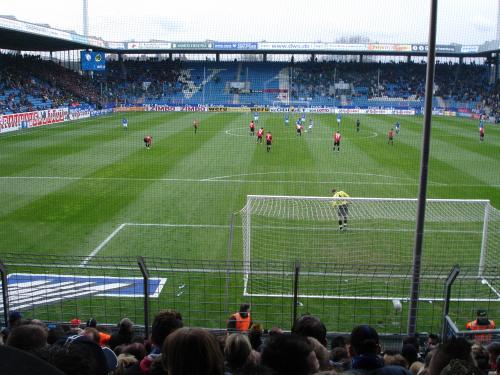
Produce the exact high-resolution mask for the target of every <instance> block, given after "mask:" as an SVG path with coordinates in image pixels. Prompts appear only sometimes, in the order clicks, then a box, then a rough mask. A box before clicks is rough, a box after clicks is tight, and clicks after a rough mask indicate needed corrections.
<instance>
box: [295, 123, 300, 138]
mask: <svg viewBox="0 0 500 375" xmlns="http://www.w3.org/2000/svg"><path fill="white" fill-rule="evenodd" d="M295 128H296V129H297V135H298V136H300V137H302V124H301V123H300V119H298V120H297V123H296V124H295Z"/></svg>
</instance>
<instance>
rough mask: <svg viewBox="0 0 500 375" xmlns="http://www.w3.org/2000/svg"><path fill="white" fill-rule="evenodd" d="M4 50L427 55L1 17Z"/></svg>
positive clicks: (475, 49)
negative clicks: (113, 37) (86, 32)
mask: <svg viewBox="0 0 500 375" xmlns="http://www.w3.org/2000/svg"><path fill="white" fill-rule="evenodd" d="M0 48H2V49H10V50H17V51H65V50H76V49H92V50H100V51H105V52H112V53H130V54H137V53H166V52H173V53H205V54H209V53H226V54H230V53H238V54H255V53H273V54H290V53H295V54H336V55H340V54H352V55H359V54H363V55H389V56H398V55H399V56H404V55H416V56H424V55H426V54H427V45H426V44H421V43H415V44H411V43H399V44H396V43H370V42H368V43H323V42H311V43H307V42H306V43H304V42H299V43H291V42H283V43H281V42H217V41H188V42H168V41H149V42H135V41H132V42H130V41H129V42H108V41H104V40H102V39H100V38H96V37H92V36H87V37H86V36H83V35H79V34H77V33H75V32H74V31H66V30H59V29H54V28H50V27H49V26H48V25H42V24H34V23H29V22H23V21H19V20H17V19H15V17H10V16H0ZM436 52H437V54H438V55H440V56H450V57H481V56H482V57H489V56H491V54H493V53H500V41H493V42H487V43H484V44H483V45H461V44H449V45H437V47H436Z"/></svg>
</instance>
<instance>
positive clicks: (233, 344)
mask: <svg viewBox="0 0 500 375" xmlns="http://www.w3.org/2000/svg"><path fill="white" fill-rule="evenodd" d="M258 357H259V354H258V353H257V352H255V351H254V350H252V346H251V344H250V340H249V339H248V337H247V336H245V335H243V334H241V333H233V334H231V335H229V336H228V337H227V340H226V346H225V347H224V358H225V360H226V373H230V374H238V373H239V372H240V371H241V369H242V368H243V367H244V366H245V365H256V364H257V362H258Z"/></svg>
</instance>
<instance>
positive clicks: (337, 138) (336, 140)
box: [333, 130, 342, 151]
mask: <svg viewBox="0 0 500 375" xmlns="http://www.w3.org/2000/svg"><path fill="white" fill-rule="evenodd" d="M341 140H342V136H341V135H340V131H338V130H337V131H336V132H335V134H334V135H333V151H335V147H337V151H340V141H341Z"/></svg>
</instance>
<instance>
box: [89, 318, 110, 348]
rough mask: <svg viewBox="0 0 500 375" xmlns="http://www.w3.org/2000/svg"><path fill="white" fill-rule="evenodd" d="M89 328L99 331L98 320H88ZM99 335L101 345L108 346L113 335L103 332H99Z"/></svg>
mask: <svg viewBox="0 0 500 375" xmlns="http://www.w3.org/2000/svg"><path fill="white" fill-rule="evenodd" d="M86 325H87V327H89V328H95V329H96V330H97V320H95V319H94V318H90V319H89V320H87V324H86ZM97 333H98V335H99V341H98V342H99V345H101V346H105V345H108V342H109V339H110V338H111V335H108V334H107V333H105V332H101V331H99V330H98V331H97Z"/></svg>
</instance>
